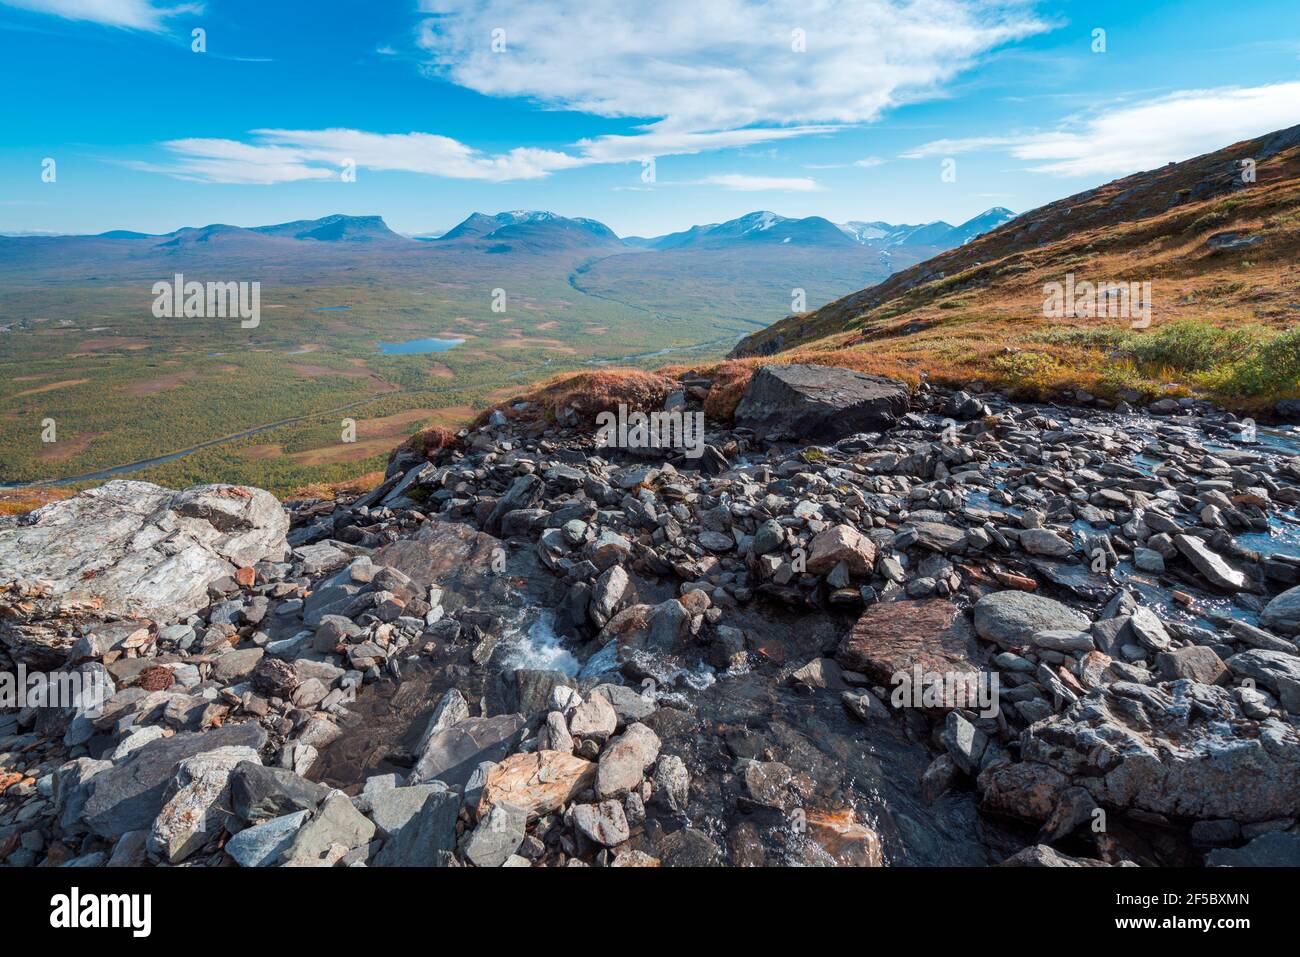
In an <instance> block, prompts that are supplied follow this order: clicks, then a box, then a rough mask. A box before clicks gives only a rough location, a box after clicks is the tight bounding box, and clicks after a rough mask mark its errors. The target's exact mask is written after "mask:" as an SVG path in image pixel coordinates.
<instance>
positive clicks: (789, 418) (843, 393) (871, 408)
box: [735, 365, 909, 441]
mask: <svg viewBox="0 0 1300 957" xmlns="http://www.w3.org/2000/svg"><path fill="white" fill-rule="evenodd" d="M908 402H909V394H908V389H907V385H906V383H903V382H899V381H898V380H897V379H886V378H884V377H882V376H872V375H866V374H864V373H861V372H853V371H852V370H850V369H839V368H835V367H832V366H818V365H775V366H763V367H761V368H760V369H759V370H758V371H757V372H755V373H754V376H753V378H751V379H750V380H749V385H748V387H746V389H745V394H744V396H743V397H742V398H741V400H740V405H739V406H737V407H736V417H735V419H736V425H738V426H740V427H742V428H747V429H753V430H754V431H755V432H757V433H759V434H760V435H773V436H774V435H777V434H784V435H789V436H793V437H798V438H801V439H812V440H815V441H835V440H836V439H841V438H844V437H845V436H848V435H853V434H855V433H857V432H879V431H882V430H884V429H888V428H890V427H891V426H893V425H894V424H895V423H896V422H897V421H898V418H899V416H901V415H904V414H905V413H906V412H907V409H908Z"/></svg>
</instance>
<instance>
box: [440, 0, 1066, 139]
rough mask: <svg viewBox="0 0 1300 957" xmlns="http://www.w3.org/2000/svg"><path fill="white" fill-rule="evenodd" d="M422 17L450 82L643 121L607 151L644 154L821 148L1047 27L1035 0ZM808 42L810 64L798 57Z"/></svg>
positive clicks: (801, 1) (487, 7)
mask: <svg viewBox="0 0 1300 957" xmlns="http://www.w3.org/2000/svg"><path fill="white" fill-rule="evenodd" d="M421 9H422V10H424V11H425V12H426V13H428V14H431V16H430V17H429V18H428V19H427V20H425V22H424V23H423V25H422V27H421V32H420V45H421V46H422V47H423V48H424V49H425V50H426V51H427V52H428V55H429V57H430V69H431V70H432V71H433V72H434V73H435V74H436V75H438V76H441V77H443V78H445V79H447V80H449V81H450V82H452V83H455V84H457V85H458V86H462V87H466V88H468V89H471V90H475V91H478V92H480V93H484V94H487V95H489V96H507V97H527V98H530V99H533V100H536V101H538V102H540V103H542V104H544V105H546V106H548V107H552V108H556V109H568V110H577V111H580V112H583V113H590V114H594V115H597V116H605V117H628V118H635V119H643V120H645V121H646V125H644V126H643V127H642V130H643V135H642V136H639V137H637V136H634V137H627V136H624V137H605V138H602V140H603V141H607V142H605V143H604V146H605V147H606V148H608V149H617V150H618V152H619V153H620V155H625V154H632V155H635V156H637V157H640V156H644V155H646V154H647V153H653V152H654V151H655V150H656V149H659V148H660V146H661V144H662V143H663V142H665V140H666V141H668V142H676V143H680V140H679V139H678V138H679V137H681V136H682V135H683V134H686V135H687V137H688V138H689V137H691V136H700V135H701V134H710V135H724V134H725V135H735V134H739V133H745V134H747V135H748V136H749V137H750V143H753V142H761V141H763V140H769V139H774V138H777V136H776V131H777V130H780V129H781V128H792V127H802V128H803V129H802V130H801V131H800V132H797V133H795V134H794V135H806V134H807V133H808V132H810V131H814V130H822V129H823V128H824V127H826V126H832V127H836V126H843V125H850V124H858V123H864V122H869V121H871V120H874V119H876V118H878V117H879V116H880V115H881V113H882V112H883V111H884V110H886V109H888V108H889V107H892V106H895V105H897V104H899V103H903V102H908V101H911V100H915V99H922V98H925V97H927V96H930V95H933V94H935V93H936V92H937V90H938V89H939V88H940V87H941V86H942V84H943V83H945V82H946V81H948V80H951V79H952V78H953V77H954V76H956V75H957V74H958V73H960V72H961V71H962V70H965V69H967V68H968V67H970V66H972V65H974V64H975V63H976V62H977V61H978V60H979V59H980V58H981V57H982V56H983V55H984V54H986V53H988V52H989V51H991V50H993V49H995V48H997V47H1000V46H1002V45H1004V44H1007V43H1010V42H1013V41H1015V40H1018V39H1021V38H1023V37H1026V36H1029V35H1031V34H1034V33H1038V32H1041V31H1043V30H1045V29H1047V27H1046V25H1045V24H1044V23H1043V22H1042V21H1040V20H1039V19H1038V18H1037V17H1035V16H1034V15H1033V14H1032V13H1031V12H1030V9H1029V4H1027V3H1026V2H1024V0H842V2H831V3H818V4H809V3H807V2H806V0H767V2H763V3H745V2H741V0H710V2H708V3H700V2H699V0H660V2H657V3H655V4H654V5H653V6H652V7H651V8H649V9H646V8H642V7H640V6H638V5H636V4H593V3H591V2H590V0H550V2H548V3H545V4H539V3H536V2H535V0H484V2H480V3H475V4H472V5H470V4H466V3H464V2H462V0H422V3H421ZM796 30H798V31H802V36H803V37H804V46H805V52H796V51H795V50H794V49H792V46H793V40H794V31H796ZM494 31H504V33H498V34H495V36H496V37H497V39H498V40H499V41H504V44H505V50H504V52H493V38H494ZM636 140H641V142H640V143H637V142H634V141H636ZM600 142H601V141H597V143H600ZM594 148H595V147H594V146H593V149H594ZM714 148H717V147H714Z"/></svg>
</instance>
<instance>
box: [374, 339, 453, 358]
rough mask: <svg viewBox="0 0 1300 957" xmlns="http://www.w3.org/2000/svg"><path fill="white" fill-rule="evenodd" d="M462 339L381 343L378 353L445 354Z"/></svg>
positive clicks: (393, 354) (405, 354)
mask: <svg viewBox="0 0 1300 957" xmlns="http://www.w3.org/2000/svg"><path fill="white" fill-rule="evenodd" d="M464 341H465V340H464V339H408V340H407V341H406V342H381V343H379V351H380V352H381V353H383V354H384V355H386V356H409V355H415V354H417V353H421V352H446V351H447V350H448V349H455V348H456V347H457V346H458V345H460V344H461V343H463V342H464Z"/></svg>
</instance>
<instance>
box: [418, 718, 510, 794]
mask: <svg viewBox="0 0 1300 957" xmlns="http://www.w3.org/2000/svg"><path fill="white" fill-rule="evenodd" d="M526 725H527V721H526V720H525V719H524V716H523V715H521V714H499V715H496V716H494V717H491V718H466V719H465V720H464V721H460V722H457V723H456V724H454V725H452V726H451V727H449V728H444V729H443V730H441V731H438V732H435V733H434V734H433V735H431V736H430V737H429V740H428V741H426V742H425V744H424V748H423V750H421V752H420V755H419V758H418V760H417V761H416V765H415V770H414V771H413V772H412V774H411V778H410V782H409V783H411V784H423V783H426V782H428V781H442V782H443V783H444V784H446V785H447V786H448V787H450V788H463V787H464V786H465V784H466V782H467V781H469V778H470V775H471V774H473V773H474V769H475V768H477V767H478V766H479V765H480V764H482V763H483V762H484V761H500V760H502V759H503V758H505V757H506V755H508V754H509V753H510V752H511V751H512V750H513V748H514V746H515V745H516V744H517V743H518V742H519V740H520V739H521V738H522V737H523V729H524V728H525V726H526Z"/></svg>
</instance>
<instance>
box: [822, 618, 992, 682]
mask: <svg viewBox="0 0 1300 957" xmlns="http://www.w3.org/2000/svg"><path fill="white" fill-rule="evenodd" d="M983 657H984V656H983V652H982V651H981V650H980V648H979V643H978V642H977V641H976V640H975V629H974V628H972V627H971V624H970V621H969V620H968V619H967V617H966V614H965V613H964V612H963V611H962V610H961V609H960V608H958V607H957V606H956V605H954V604H953V603H952V602H950V601H948V600H946V599H943V598H932V599H926V600H924V601H895V602H888V603H884V604H875V605H872V606H871V607H870V608H868V609H867V610H866V612H864V613H863V615H862V617H861V618H859V619H858V621H857V623H856V624H855V625H854V626H853V630H852V631H850V632H849V633H848V635H846V636H845V638H844V640H843V641H842V642H840V647H839V650H838V651H837V652H836V654H835V659H836V660H837V661H838V662H839V663H840V664H841V665H843V666H844V667H845V668H847V669H848V670H850V671H860V672H863V673H864V674H866V675H867V676H868V677H870V678H871V679H872V680H874V681H879V682H881V683H883V684H885V685H887V686H892V685H893V683H894V678H895V676H896V675H900V674H905V675H908V679H907V680H908V681H909V682H910V681H911V680H912V678H911V676H912V674H913V673H914V669H916V668H919V669H920V670H921V672H923V673H924V674H929V675H943V676H952V679H953V685H952V688H953V691H954V692H957V691H958V689H959V688H960V689H962V690H963V692H964V693H965V694H966V695H968V696H969V697H967V698H966V699H965V700H967V701H973V700H975V697H974V696H975V695H976V694H977V692H978V685H977V682H978V680H979V676H980V672H981V667H980V665H981V662H982V661H983ZM945 703H946V704H948V705H949V706H951V703H949V702H945Z"/></svg>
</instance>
